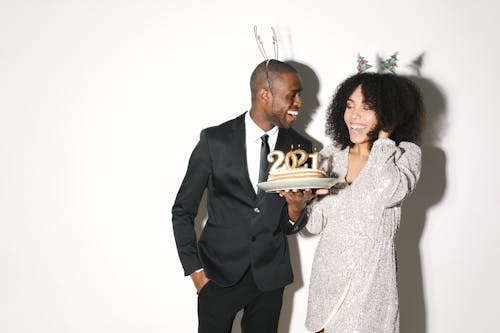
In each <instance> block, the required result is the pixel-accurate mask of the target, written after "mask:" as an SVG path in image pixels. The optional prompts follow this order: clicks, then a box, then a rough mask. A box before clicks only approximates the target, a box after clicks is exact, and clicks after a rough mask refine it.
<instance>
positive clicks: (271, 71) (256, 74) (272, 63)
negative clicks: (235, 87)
mask: <svg viewBox="0 0 500 333" xmlns="http://www.w3.org/2000/svg"><path fill="white" fill-rule="evenodd" d="M266 67H267V68H266ZM266 70H267V73H266ZM283 73H293V74H298V73H297V70H296V69H295V68H294V67H293V66H292V65H290V64H287V63H286V62H282V61H279V60H276V59H269V60H264V61H263V62H261V63H260V64H258V65H257V67H255V69H254V70H253V72H252V75H251V76H250V91H251V93H252V101H253V100H254V99H255V97H256V96H257V93H258V92H259V90H260V89H262V87H266V88H267V87H269V85H268V81H267V80H268V78H269V81H270V83H271V85H272V80H273V78H274V77H276V74H278V75H279V74H283ZM271 89H272V87H271Z"/></svg>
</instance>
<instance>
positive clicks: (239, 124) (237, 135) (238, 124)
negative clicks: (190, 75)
mask: <svg viewBox="0 0 500 333" xmlns="http://www.w3.org/2000/svg"><path fill="white" fill-rule="evenodd" d="M233 129H234V130H233V140H230V142H228V147H229V151H228V152H227V153H228V154H231V156H234V164H235V167H236V168H238V170H241V171H240V172H239V173H238V174H239V180H240V183H241V185H242V186H243V188H244V189H245V190H246V192H248V194H250V195H251V196H252V198H254V197H255V196H256V193H255V190H254V187H253V185H252V182H251V181H250V176H249V175H248V163H247V150H246V131H245V114H243V115H242V116H240V117H238V118H236V120H235V122H234V127H233Z"/></svg>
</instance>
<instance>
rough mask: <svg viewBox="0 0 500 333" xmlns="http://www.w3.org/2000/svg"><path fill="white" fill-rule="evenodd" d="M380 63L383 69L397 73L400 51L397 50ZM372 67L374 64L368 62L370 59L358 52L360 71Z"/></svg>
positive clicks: (362, 71)
mask: <svg viewBox="0 0 500 333" xmlns="http://www.w3.org/2000/svg"><path fill="white" fill-rule="evenodd" d="M380 65H381V67H382V70H384V69H386V70H388V71H389V72H391V73H392V74H396V67H398V52H395V53H394V54H393V55H391V56H390V57H389V58H387V59H386V60H384V61H381V63H380ZM371 67H373V66H372V65H369V64H368V60H366V59H365V58H364V57H362V56H361V55H360V54H359V53H358V67H357V69H358V73H364V72H366V71H367V70H368V69H369V68H371Z"/></svg>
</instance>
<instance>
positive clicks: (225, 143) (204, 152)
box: [172, 114, 311, 291]
mask: <svg viewBox="0 0 500 333" xmlns="http://www.w3.org/2000/svg"><path fill="white" fill-rule="evenodd" d="M292 144H293V145H294V147H297V146H298V145H299V144H300V147H302V149H304V150H306V151H311V143H310V142H309V141H308V140H307V139H305V138H304V137H303V136H301V135H300V134H298V133H297V132H296V131H294V130H293V129H282V128H280V130H279V134H278V140H277V142H276V147H275V149H279V150H283V151H289V150H290V146H291V145H292ZM247 169H248V168H247V160H246V149H245V114H243V115H241V116H239V117H237V118H235V119H233V120H230V121H228V122H225V123H223V124H221V125H219V126H215V127H211V128H207V129H204V130H203V131H202V132H201V134H200V141H199V142H198V144H197V145H196V147H195V149H194V150H193V152H192V154H191V158H190V160H189V166H188V170H187V172H186V176H185V177H184V180H183V182H182V185H181V187H180V189H179V192H178V194H177V198H176V200H175V203H174V206H173V208H172V222H173V228H174V235H175V240H176V243H177V250H178V252H179V257H180V259H181V263H182V265H183V268H184V273H185V275H189V274H190V273H192V272H194V271H195V270H197V269H199V268H201V267H203V268H204V270H205V274H206V275H207V277H208V278H210V279H212V280H213V281H214V282H215V283H217V284H218V285H220V286H231V285H233V284H235V283H236V282H238V280H239V279H240V278H241V277H242V276H243V274H244V273H245V272H246V270H247V269H248V267H249V266H250V267H251V269H252V272H253V276H254V278H255V282H256V284H257V286H258V287H259V289H260V290H263V291H265V290H273V289H276V288H280V287H283V286H285V285H287V284H289V283H291V282H292V281H293V274H292V268H291V265H290V257H289V249H288V243H287V238H286V235H287V234H292V233H295V232H297V231H299V230H300V229H301V228H302V227H303V226H304V225H305V223H306V221H307V220H306V218H305V216H304V214H303V216H301V218H299V220H298V221H296V223H295V224H294V225H292V224H290V222H289V217H288V207H287V204H286V201H285V200H284V199H283V198H282V197H280V196H279V195H278V194H276V193H263V194H259V195H257V194H256V193H255V191H254V189H253V186H252V184H251V182H250V178H249V176H248V170H247ZM205 188H208V196H207V206H208V207H207V208H208V220H207V222H206V225H205V227H204V229H203V231H202V234H201V236H200V239H199V241H198V242H197V240H196V235H195V230H194V219H195V217H196V214H197V211H198V206H199V202H200V200H201V197H202V195H203V192H204V190H205Z"/></svg>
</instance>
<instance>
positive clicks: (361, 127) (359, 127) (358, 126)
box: [350, 125, 367, 132]
mask: <svg viewBox="0 0 500 333" xmlns="http://www.w3.org/2000/svg"><path fill="white" fill-rule="evenodd" d="M350 127H351V130H353V131H355V132H361V131H363V130H365V129H366V128H367V126H361V125H351V126H350Z"/></svg>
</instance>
